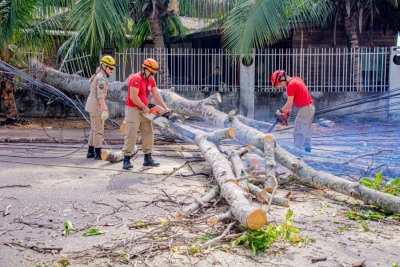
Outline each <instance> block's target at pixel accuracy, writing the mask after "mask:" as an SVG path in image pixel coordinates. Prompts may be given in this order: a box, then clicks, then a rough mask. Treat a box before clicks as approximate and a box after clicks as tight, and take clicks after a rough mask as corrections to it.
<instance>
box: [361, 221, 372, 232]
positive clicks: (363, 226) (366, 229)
mask: <svg viewBox="0 0 400 267" xmlns="http://www.w3.org/2000/svg"><path fill="white" fill-rule="evenodd" d="M361 226H362V228H363V230H364V232H369V231H371V229H369V228H368V227H367V226H366V225H365V224H364V223H363V222H362V223H361Z"/></svg>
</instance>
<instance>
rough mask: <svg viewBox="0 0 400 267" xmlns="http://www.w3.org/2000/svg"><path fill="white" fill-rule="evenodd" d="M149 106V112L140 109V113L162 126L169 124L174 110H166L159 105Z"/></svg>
mask: <svg viewBox="0 0 400 267" xmlns="http://www.w3.org/2000/svg"><path fill="white" fill-rule="evenodd" d="M149 108H150V112H149V113H144V112H143V111H140V114H141V115H142V116H144V117H145V118H146V119H148V120H149V121H151V122H152V123H154V124H156V125H158V126H160V127H161V128H164V127H166V126H168V125H169V116H170V115H171V114H172V111H168V112H165V110H164V109H163V108H162V107H160V106H158V105H149Z"/></svg>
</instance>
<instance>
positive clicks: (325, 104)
mask: <svg viewBox="0 0 400 267" xmlns="http://www.w3.org/2000/svg"><path fill="white" fill-rule="evenodd" d="M177 93H178V94H179V95H181V96H183V97H185V98H187V99H190V100H200V99H203V98H206V97H208V96H210V94H212V93H214V92H202V91H199V92H193V91H182V92H177ZM220 94H221V97H222V103H221V104H220V105H219V106H218V107H217V108H218V110H220V111H223V112H225V113H228V112H229V111H231V110H236V111H237V112H239V102H240V95H239V92H221V93H220ZM312 95H313V97H314V100H315V106H316V110H317V112H318V111H319V110H322V109H325V108H334V107H337V106H338V105H342V104H343V103H346V102H349V101H351V100H357V99H365V98H366V97H369V96H379V95H383V94H382V93H357V92H342V93H312ZM15 96H16V100H17V106H18V110H19V112H20V115H21V116H22V117H40V116H42V114H44V116H47V117H61V118H62V117H64V116H65V117H80V116H81V115H80V113H79V112H77V111H75V110H73V109H71V108H69V107H67V106H65V105H63V104H62V103H60V102H57V101H54V102H52V103H50V104H49V105H47V102H48V101H47V100H46V99H43V98H41V97H38V96H37V95H36V94H34V93H32V92H28V91H23V90H17V92H16V94H15ZM286 98H287V97H286V94H285V93H269V92H255V97H254V107H255V109H254V118H255V119H256V120H261V121H273V120H274V114H275V111H276V110H277V109H279V108H281V107H282V106H283V105H284V104H285V102H286ZM80 100H81V102H82V103H83V104H84V103H85V101H86V100H85V98H84V97H82V98H80ZM387 104H388V100H387V99H384V100H379V101H374V102H370V103H366V104H363V105H357V106H354V107H349V108H346V109H342V110H337V111H335V112H330V113H327V114H326V115H323V116H332V115H346V114H354V113H355V112H359V111H362V110H366V109H371V108H373V107H378V106H384V105H387ZM108 105H109V110H110V114H111V117H123V116H124V107H125V105H124V103H114V102H109V103H108ZM46 106H47V109H46ZM43 112H44V113H43ZM294 112H296V110H295V111H294ZM0 114H1V115H2V116H4V105H3V103H2V102H1V107H0ZM358 116H359V117H365V118H368V119H370V118H377V119H379V120H386V119H387V117H388V113H385V114H381V113H379V114H370V113H368V114H367V113H365V112H363V113H361V114H360V115H358Z"/></svg>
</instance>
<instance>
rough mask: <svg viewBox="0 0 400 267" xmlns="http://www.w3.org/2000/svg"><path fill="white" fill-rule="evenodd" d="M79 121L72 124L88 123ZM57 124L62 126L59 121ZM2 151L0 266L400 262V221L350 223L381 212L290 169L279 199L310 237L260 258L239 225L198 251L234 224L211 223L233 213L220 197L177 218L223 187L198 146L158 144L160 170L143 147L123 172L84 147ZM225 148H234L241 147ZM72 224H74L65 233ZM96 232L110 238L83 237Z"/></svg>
mask: <svg viewBox="0 0 400 267" xmlns="http://www.w3.org/2000/svg"><path fill="white" fill-rule="evenodd" d="M60 123H61V122H60ZM80 123H81V122H79V123H78V122H75V124H72V125H69V126H68V127H65V130H68V129H71V130H73V129H79V127H80V126H81V125H79V124H80ZM34 125H36V124H31V127H34ZM49 125H51V126H48V127H54V128H56V126H55V125H56V124H55V123H54V121H52V122H51V124H49ZM64 125H65V124H64ZM74 125H75V127H77V128H73V127H74ZM36 126H37V125H36ZM36 126H35V127H36ZM39 126H40V124H39ZM13 127H14V126H13ZM13 127H10V128H4V127H2V129H0V130H1V135H2V136H1V137H4V135H9V136H13V133H15V132H16V131H15V130H16V129H17V128H13ZM21 127H25V126H21ZM21 127H18V130H19V131H20V130H22V129H21ZM69 127H72V128H69ZM40 128H41V127H40ZM40 128H39V129H40ZM25 129H26V131H28V132H29V131H30V130H31V129H32V128H25ZM14 137H15V134H14ZM0 147H1V152H0V174H1V175H0V177H1V178H0V214H1V216H0V218H1V219H0V220H1V224H0V247H1V250H0V266H66V265H67V264H69V266H132V265H137V266H321V267H322V266H397V265H399V264H400V258H399V251H400V245H399V244H400V233H399V232H400V227H399V226H400V222H399V220H398V219H395V218H393V216H389V217H385V218H382V219H370V220H368V219H359V220H351V219H349V216H350V215H351V214H353V215H355V214H362V210H364V211H365V212H366V213H368V211H372V208H371V207H368V206H362V203H361V202H359V201H356V200H354V199H353V198H350V197H348V196H344V195H342V194H340V193H337V192H333V191H331V190H321V189H315V188H312V187H308V186H305V185H302V184H299V183H298V182H296V181H292V180H289V179H285V178H286V177H288V176H289V175H290V172H288V171H284V170H279V173H280V174H281V177H282V178H283V179H282V180H283V181H286V183H284V184H282V185H281V186H280V188H279V190H278V192H277V195H279V196H282V197H284V196H287V195H289V194H290V199H291V205H290V209H291V210H293V213H294V215H293V219H294V226H295V227H296V228H298V229H300V230H301V234H300V237H301V238H303V240H307V242H298V243H291V242H288V241H286V240H278V241H276V242H275V243H273V244H272V246H271V247H270V248H269V249H268V250H266V251H265V252H262V253H260V254H259V255H257V256H255V255H253V253H252V251H251V248H250V247H249V246H246V245H244V246H232V245H231V244H230V241H231V240H233V239H235V238H237V236H238V234H240V233H242V232H244V231H245V229H243V227H241V226H240V225H239V224H238V223H236V224H235V225H234V227H233V228H232V230H231V231H230V232H229V233H227V236H226V238H224V239H222V240H221V242H217V243H216V244H214V245H213V246H211V247H210V248H207V247H206V248H204V249H202V251H200V252H199V253H192V252H193V251H192V252H190V248H191V247H193V245H195V244H203V243H204V242H205V240H208V239H209V238H212V237H217V236H219V235H221V234H222V233H223V232H224V230H225V229H226V227H227V225H228V224H229V222H231V221H232V220H227V221H225V222H224V223H219V224H217V225H215V226H211V225H209V224H208V223H207V218H208V217H210V216H212V215H215V214H221V213H223V212H225V211H226V210H227V209H228V206H227V204H226V203H225V202H224V200H223V199H220V198H217V199H216V200H213V201H212V202H210V203H203V206H202V208H201V209H200V210H199V211H197V212H195V213H194V214H193V215H192V216H191V217H190V218H187V219H179V218H176V217H175V214H176V213H177V212H178V211H180V210H182V209H183V208H184V207H186V206H187V205H189V204H191V203H192V202H193V201H195V200H196V199H199V198H201V197H202V196H203V195H204V194H206V193H207V192H208V191H209V190H210V189H211V188H212V187H213V186H215V179H214V178H213V176H212V172H211V167H210V166H209V164H208V163H207V162H205V161H204V158H203V156H202V154H201V153H200V151H199V150H198V148H197V147H196V146H195V145H190V144H171V145H162V146H161V145H158V146H156V148H155V152H154V158H155V159H156V160H157V161H159V162H160V163H161V166H160V167H159V168H144V167H143V166H142V161H143V155H142V154H141V152H139V154H138V155H137V156H136V157H135V158H134V160H133V164H134V169H133V170H130V171H125V170H123V169H122V163H121V162H119V163H115V164H111V163H108V162H104V161H93V160H91V159H86V158H85V152H86V151H85V147H84V146H82V145H80V144H42V143H34V144H33V143H7V142H3V143H0ZM113 148H114V149H120V146H113ZM221 148H222V149H223V150H225V151H229V150H231V149H235V148H236V146H235V145H234V144H226V145H223V146H221ZM254 205H255V206H257V207H260V208H262V209H264V210H267V206H268V205H267V204H260V203H258V202H256V201H255V200H254ZM287 211H288V208H287V207H280V206H276V205H272V206H271V209H270V210H269V211H268V213H267V216H268V222H269V223H274V224H281V223H282V222H284V221H285V216H286V214H287ZM68 221H69V222H71V223H72V224H73V227H74V230H73V231H72V232H71V235H69V236H66V235H65V227H64V223H66V222H68ZM93 229H97V230H93ZM88 230H92V233H94V232H95V233H100V232H101V234H100V235H93V236H83V234H84V233H86V234H88V233H90V231H89V232H88ZM311 240H312V241H315V242H312V241H311ZM396 264H397V265H396Z"/></svg>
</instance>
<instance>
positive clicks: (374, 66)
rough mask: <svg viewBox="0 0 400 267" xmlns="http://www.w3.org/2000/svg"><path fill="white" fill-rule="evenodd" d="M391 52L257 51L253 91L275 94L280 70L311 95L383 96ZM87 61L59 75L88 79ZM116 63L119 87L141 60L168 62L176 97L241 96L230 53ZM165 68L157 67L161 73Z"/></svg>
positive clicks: (163, 52)
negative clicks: (272, 79)
mask: <svg viewBox="0 0 400 267" xmlns="http://www.w3.org/2000/svg"><path fill="white" fill-rule="evenodd" d="M389 52H390V51H389V49H388V48H386V47H376V48H359V49H351V50H349V49H347V48H310V49H264V50H257V51H256V52H255V56H254V61H253V62H254V64H255V66H254V67H255V71H254V81H255V82H254V89H255V91H259V92H266V91H272V90H276V89H273V88H272V86H271V82H270V75H271V73H272V72H273V71H274V70H277V69H282V70H286V72H287V74H288V75H289V76H299V77H301V78H302V79H304V81H305V82H306V84H307V86H308V88H309V89H310V91H315V92H344V91H365V92H382V91H387V90H388V88H389V86H388V85H389V75H388V73H389ZM89 57H90V56H88V55H82V56H80V57H78V58H74V59H71V60H68V61H64V62H63V64H62V66H61V68H60V70H62V71H64V72H68V73H81V75H82V76H85V77H90V73H86V72H89V69H88V67H87V66H89ZM115 57H116V60H117V62H118V63H119V64H120V68H117V70H116V72H115V75H116V80H118V81H124V80H126V79H127V78H128V77H129V75H131V74H132V73H135V72H138V71H140V70H141V68H142V67H141V65H142V63H143V60H144V59H145V58H147V57H151V58H156V59H163V60H164V62H167V66H168V70H169V75H170V78H171V86H172V87H174V88H175V90H176V91H238V90H239V84H240V68H241V65H240V63H239V60H238V57H237V55H235V54H234V53H232V52H230V51H228V50H224V49H181V48H175V49H153V48H145V49H139V48H132V49H128V50H126V51H125V52H118V53H115ZM357 61H358V62H359V63H358V64H356V62H357ZM163 67H164V66H160V68H161V71H163ZM217 68H218V69H219V70H216V69H217ZM217 71H218V72H219V76H218V75H217V74H216V72H217ZM356 74H358V75H356ZM356 77H358V78H357V79H356ZM155 78H156V80H157V84H158V85H159V87H160V88H161V89H165V88H166V86H163V85H162V84H161V82H160V78H161V77H160V75H156V76H155ZM164 87H165V88H164Z"/></svg>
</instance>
